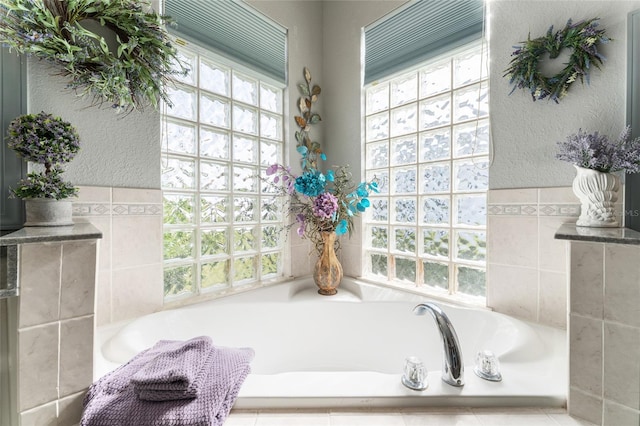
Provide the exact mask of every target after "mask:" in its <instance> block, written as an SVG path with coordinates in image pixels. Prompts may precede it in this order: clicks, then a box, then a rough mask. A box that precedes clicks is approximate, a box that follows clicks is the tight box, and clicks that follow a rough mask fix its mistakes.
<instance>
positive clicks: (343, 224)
mask: <svg viewBox="0 0 640 426" xmlns="http://www.w3.org/2000/svg"><path fill="white" fill-rule="evenodd" d="M348 230H349V227H348V224H347V221H346V219H342V220H341V221H340V223H338V226H336V235H343V234H345V233H346V232H347V231H348Z"/></svg>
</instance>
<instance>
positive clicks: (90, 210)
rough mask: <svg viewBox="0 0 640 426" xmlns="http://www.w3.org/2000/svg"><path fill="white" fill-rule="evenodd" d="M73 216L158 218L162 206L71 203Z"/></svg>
mask: <svg viewBox="0 0 640 426" xmlns="http://www.w3.org/2000/svg"><path fill="white" fill-rule="evenodd" d="M73 215H74V216H111V215H113V216H127V215H128V216H159V215H162V204H122V203H119V204H110V203H73Z"/></svg>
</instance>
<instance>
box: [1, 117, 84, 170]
mask: <svg viewBox="0 0 640 426" xmlns="http://www.w3.org/2000/svg"><path fill="white" fill-rule="evenodd" d="M7 133H8V138H7V145H8V146H9V148H11V149H13V150H14V151H16V153H17V154H18V155H19V156H20V157H22V158H24V159H25V160H27V161H33V162H36V163H40V164H49V165H55V164H58V163H67V162H69V161H71V160H72V159H73V158H74V157H75V155H76V154H77V153H78V151H79V150H80V138H79V136H78V133H77V132H76V129H75V128H74V127H73V126H72V125H71V124H70V123H68V122H66V121H63V120H62V119H61V118H60V117H54V116H52V115H51V114H46V113H44V112H41V113H39V114H25V115H21V116H20V117H18V118H16V119H15V120H13V121H12V122H11V123H10V124H9V128H8V131H7Z"/></svg>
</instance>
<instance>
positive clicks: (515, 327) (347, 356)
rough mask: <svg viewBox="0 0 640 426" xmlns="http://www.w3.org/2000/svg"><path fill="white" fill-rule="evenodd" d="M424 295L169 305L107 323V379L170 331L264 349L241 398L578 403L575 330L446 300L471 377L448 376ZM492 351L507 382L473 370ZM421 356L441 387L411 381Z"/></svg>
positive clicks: (268, 403) (302, 291)
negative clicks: (570, 338)
mask: <svg viewBox="0 0 640 426" xmlns="http://www.w3.org/2000/svg"><path fill="white" fill-rule="evenodd" d="M425 301H428V299H427V298H426V297H424V296H420V295H415V294H410V293H406V292H402V291H398V290H395V289H391V288H387V287H381V286H376V285H372V284H367V283H363V282H360V281H357V280H354V279H350V278H345V279H344V280H343V282H342V284H341V286H340V291H339V292H338V294H337V295H335V296H332V297H330V298H328V297H323V296H321V295H319V294H317V288H316V286H315V284H314V283H313V281H312V280H311V279H310V278H308V279H301V280H295V281H291V282H288V283H281V284H275V285H273V286H270V287H266V288H261V289H258V290H254V291H252V292H248V293H242V294H238V295H234V296H230V297H226V298H223V299H218V300H212V301H208V302H203V303H200V304H197V305H190V306H186V307H182V308H180V309H175V310H166V311H163V312H157V313H154V314H151V315H147V316H144V317H142V318H138V319H136V320H133V321H130V322H126V323H121V324H114V325H109V326H105V327H100V328H99V329H98V331H97V339H98V340H97V345H96V348H95V349H96V370H95V372H96V376H95V378H98V377H100V376H102V375H103V374H105V373H107V372H108V371H110V370H112V369H113V368H116V367H117V366H118V365H121V364H122V363H124V362H126V361H127V360H129V359H130V358H131V357H132V356H133V355H135V354H136V353H138V352H139V351H141V350H143V349H145V348H146V347H149V346H151V345H153V344H154V343H155V342H156V341H157V340H160V339H188V338H191V337H195V336H198V335H210V336H211V337H212V338H213V341H214V343H215V344H218V345H221V346H232V347H247V346H248V347H252V348H253V349H254V350H255V352H256V357H255V359H254V361H253V363H252V373H251V374H250V375H249V377H248V378H247V380H246V381H245V383H244V384H243V386H242V389H241V390H240V394H239V397H238V400H237V402H236V405H235V407H236V408H247V409H251V408H305V407H307V408H309V407H316V408H317V407H374V406H377V407H403V406H404V407H408V406H427V405H430V406H451V405H454V406H456V405H457V406H547V407H562V406H564V404H565V402H566V389H567V381H566V377H567V368H566V349H565V340H566V334H565V332H564V331H563V330H558V329H555V328H551V327H546V326H542V325H538V324H532V323H525V322H522V321H518V320H515V319H513V318H510V317H507V316H505V315H501V314H497V313H493V312H491V311H489V310H481V309H466V308H461V307H456V306H453V305H446V304H444V303H439V305H440V306H442V307H443V309H444V310H445V312H446V313H447V315H448V316H449V318H450V319H451V321H452V323H453V325H454V327H455V328H456V331H457V334H458V337H459V339H460V345H461V347H462V351H463V360H464V362H465V367H466V368H465V370H466V374H465V381H466V384H465V386H464V387H453V386H449V385H447V384H444V383H443V382H442V380H441V372H440V370H441V368H442V362H443V359H442V356H443V354H442V352H443V351H442V340H441V336H440V334H439V332H438V329H437V327H436V325H435V324H434V322H433V320H432V319H431V318H424V317H421V316H416V315H414V314H413V308H414V307H415V306H416V305H417V304H418V303H422V302H425ZM483 349H489V350H492V351H493V352H494V353H496V355H497V356H498V358H499V359H500V362H501V365H502V368H501V370H502V375H503V377H504V379H503V381H502V382H489V381H485V380H482V379H480V378H479V377H477V376H476V375H475V374H474V373H473V367H474V359H475V355H476V353H477V352H478V351H479V350H483ZM411 355H414V356H418V357H419V358H421V359H422V360H423V361H424V363H425V366H426V368H427V370H428V372H429V374H428V382H429V387H428V388H427V389H426V390H424V391H413V390H410V389H408V388H406V387H405V386H403V385H402V383H401V376H402V372H403V365H404V360H405V358H406V357H408V356H411Z"/></svg>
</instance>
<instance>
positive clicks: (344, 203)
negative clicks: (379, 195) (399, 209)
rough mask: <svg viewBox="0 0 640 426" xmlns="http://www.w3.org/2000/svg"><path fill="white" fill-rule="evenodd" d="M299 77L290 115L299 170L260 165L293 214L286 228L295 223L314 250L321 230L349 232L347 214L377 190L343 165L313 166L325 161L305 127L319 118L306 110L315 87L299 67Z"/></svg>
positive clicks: (316, 93) (350, 221) (314, 96)
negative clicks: (294, 110) (295, 102)
mask: <svg viewBox="0 0 640 426" xmlns="http://www.w3.org/2000/svg"><path fill="white" fill-rule="evenodd" d="M304 78H305V83H304V84H300V85H299V86H298V88H299V90H300V92H301V94H302V97H301V98H300V101H299V102H298V108H299V110H300V113H301V115H300V116H296V117H295V120H296V124H297V125H298V126H299V127H300V130H299V131H298V132H296V140H297V141H298V146H297V151H298V153H300V155H301V157H302V159H301V166H302V171H303V172H302V174H300V175H296V174H294V173H293V172H292V171H291V168H290V167H288V166H283V165H281V164H273V165H271V166H270V167H269V168H268V169H267V171H266V174H267V179H266V182H267V184H269V185H270V186H271V187H272V189H273V192H275V193H276V194H277V195H280V196H284V197H285V200H286V201H285V203H286V204H287V209H288V211H289V213H290V215H291V216H292V217H294V218H295V221H294V222H292V223H291V224H290V225H288V226H287V227H286V228H287V229H290V228H292V227H294V226H296V225H297V233H298V235H299V236H300V237H302V238H308V239H310V240H311V242H312V243H313V244H314V245H315V248H316V250H317V251H318V253H320V252H321V251H322V246H323V238H322V234H323V233H327V232H328V233H331V232H335V233H336V235H343V234H346V233H348V235H349V236H351V232H352V231H353V219H354V218H355V217H356V216H357V215H358V214H360V213H362V212H364V211H365V210H366V209H367V207H369V206H370V202H369V199H368V197H369V194H370V193H371V192H378V184H377V182H376V181H371V182H360V183H357V184H356V183H354V182H353V175H352V173H351V172H350V169H349V166H348V165H346V166H336V167H334V169H329V170H327V171H326V172H324V173H323V172H322V171H320V170H319V168H318V161H319V160H323V161H326V159H327V157H326V155H325V153H324V152H323V151H322V148H321V146H320V144H319V143H318V142H313V141H312V140H311V137H310V136H309V132H310V126H311V125H312V124H316V123H318V122H320V121H321V118H320V115H318V114H317V113H313V112H311V107H312V104H314V103H315V102H317V100H318V96H319V95H320V92H321V89H320V86H318V85H311V73H310V72H309V70H308V69H307V68H304Z"/></svg>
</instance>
